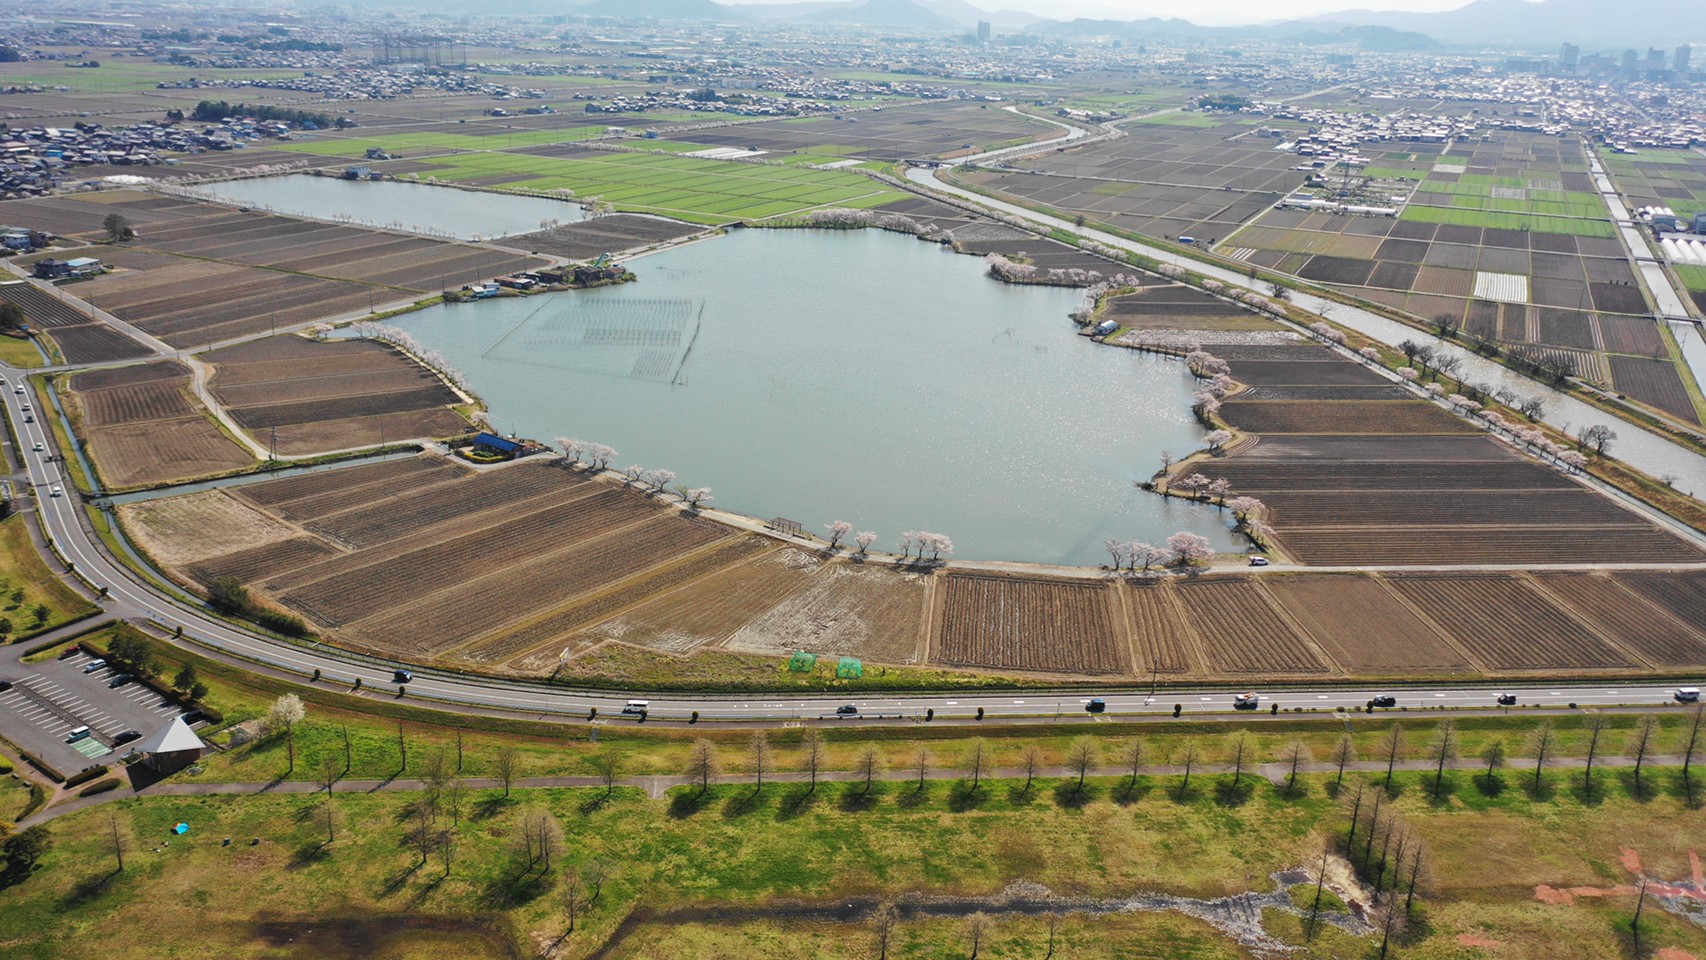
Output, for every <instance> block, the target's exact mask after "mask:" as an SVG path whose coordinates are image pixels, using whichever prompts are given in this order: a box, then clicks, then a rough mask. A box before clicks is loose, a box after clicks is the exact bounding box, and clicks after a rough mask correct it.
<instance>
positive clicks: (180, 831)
mask: <svg viewBox="0 0 1706 960" xmlns="http://www.w3.org/2000/svg"><path fill="white" fill-rule="evenodd" d="M172 832H173V833H175V834H177V835H178V836H180V837H181V836H183V835H184V834H186V833H189V832H190V825H189V824H187V823H180V824H178V825H177V826H175V827H173V828H172Z"/></svg>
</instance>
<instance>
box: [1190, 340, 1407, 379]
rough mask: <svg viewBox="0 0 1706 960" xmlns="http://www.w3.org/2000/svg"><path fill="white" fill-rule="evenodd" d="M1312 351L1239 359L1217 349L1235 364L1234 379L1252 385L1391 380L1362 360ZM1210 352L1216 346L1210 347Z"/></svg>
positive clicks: (1315, 348) (1233, 368)
mask: <svg viewBox="0 0 1706 960" xmlns="http://www.w3.org/2000/svg"><path fill="white" fill-rule="evenodd" d="M1308 349H1310V350H1312V351H1313V359H1310V360H1297V361H1291V360H1239V359H1234V358H1232V357H1227V356H1225V351H1221V352H1219V353H1217V354H1216V355H1217V356H1222V357H1224V358H1225V359H1226V360H1228V361H1229V362H1230V364H1231V366H1232V379H1234V380H1236V381H1238V382H1239V383H1243V384H1248V385H1249V386H1252V387H1268V386H1280V385H1286V384H1290V385H1304V386H1328V385H1355V384H1359V383H1360V384H1375V385H1381V386H1384V385H1386V384H1389V383H1391V381H1389V380H1387V379H1386V378H1385V377H1382V376H1380V375H1379V374H1377V373H1375V372H1374V371H1373V370H1370V369H1368V368H1367V367H1364V366H1361V365H1359V364H1354V363H1350V362H1348V361H1343V360H1338V359H1335V358H1334V355H1333V354H1330V353H1328V352H1326V351H1325V350H1322V349H1320V348H1318V347H1310V348H1308ZM1209 352H1211V353H1215V352H1216V349H1214V348H1211V349H1210V351H1209Z"/></svg>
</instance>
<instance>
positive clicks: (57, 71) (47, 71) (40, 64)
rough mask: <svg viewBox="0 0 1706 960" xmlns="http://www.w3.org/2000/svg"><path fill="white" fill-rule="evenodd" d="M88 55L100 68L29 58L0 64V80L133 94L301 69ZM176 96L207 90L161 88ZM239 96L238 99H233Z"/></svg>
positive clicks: (77, 90) (272, 76) (291, 74)
mask: <svg viewBox="0 0 1706 960" xmlns="http://www.w3.org/2000/svg"><path fill="white" fill-rule="evenodd" d="M89 57H90V58H92V59H95V60H99V61H100V62H101V65H100V66H99V67H93V68H87V67H73V66H71V65H70V64H69V63H61V62H52V61H39V60H36V61H29V62H26V63H7V64H0V83H5V84H25V83H38V84H41V85H42V86H44V87H56V86H63V87H69V88H71V92H73V93H90V92H100V93H136V92H140V91H143V90H153V89H154V88H155V87H156V86H157V85H158V84H160V83H161V82H170V81H176V80H188V79H190V78H191V77H201V78H203V79H206V78H207V77H208V75H209V74H216V75H218V76H219V77H220V79H227V78H230V79H239V78H241V79H254V80H276V79H287V78H291V77H300V76H301V75H302V72H301V71H300V70H251V69H243V70H229V71H226V70H213V69H209V68H205V67H204V68H194V67H179V66H173V65H171V64H166V63H154V62H152V61H149V60H130V59H122V58H113V57H111V56H109V55H108V54H107V52H106V51H103V50H98V49H95V50H90V51H89ZM163 92H165V93H167V94H169V95H172V96H175V97H179V98H189V99H196V98H197V97H198V93H199V95H200V96H206V95H207V92H206V91H196V90H171V91H163ZM233 99H240V98H233Z"/></svg>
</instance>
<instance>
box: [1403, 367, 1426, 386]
mask: <svg viewBox="0 0 1706 960" xmlns="http://www.w3.org/2000/svg"><path fill="white" fill-rule="evenodd" d="M1421 376H1422V375H1421V374H1420V373H1417V372H1416V368H1415V367H1399V368H1398V378H1399V379H1401V380H1403V381H1404V382H1405V383H1415V382H1416V381H1417V380H1418V379H1420V378H1421Z"/></svg>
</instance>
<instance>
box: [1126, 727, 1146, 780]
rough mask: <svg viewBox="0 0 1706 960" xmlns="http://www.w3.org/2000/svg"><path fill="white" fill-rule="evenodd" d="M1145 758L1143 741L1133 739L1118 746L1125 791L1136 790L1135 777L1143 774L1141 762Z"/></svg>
mask: <svg viewBox="0 0 1706 960" xmlns="http://www.w3.org/2000/svg"><path fill="white" fill-rule="evenodd" d="M1147 756H1148V752H1147V750H1146V749H1145V747H1144V743H1143V741H1142V740H1139V739H1137V738H1135V737H1133V738H1132V739H1130V740H1127V741H1126V742H1125V743H1124V744H1122V745H1121V746H1120V762H1121V764H1122V765H1123V766H1124V767H1125V774H1126V784H1125V786H1126V789H1127V790H1135V789H1136V788H1137V777H1138V774H1140V773H1142V772H1143V761H1144V759H1145V758H1146V757H1147Z"/></svg>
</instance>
